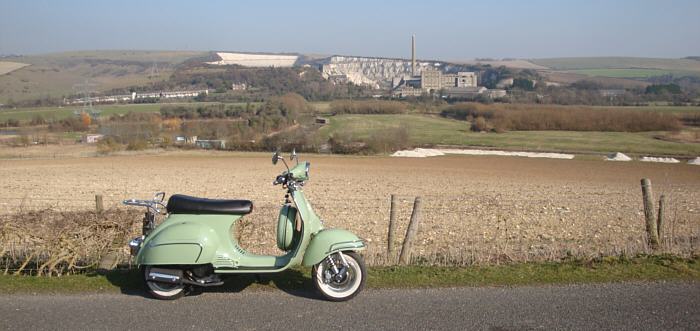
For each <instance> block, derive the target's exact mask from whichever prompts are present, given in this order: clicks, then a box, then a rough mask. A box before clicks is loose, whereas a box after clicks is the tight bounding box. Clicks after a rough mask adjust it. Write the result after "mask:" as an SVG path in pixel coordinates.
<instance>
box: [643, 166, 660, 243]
mask: <svg viewBox="0 0 700 331" xmlns="http://www.w3.org/2000/svg"><path fill="white" fill-rule="evenodd" d="M642 199H643V201H644V219H645V221H646V231H647V240H648V241H649V244H650V245H651V248H652V249H657V248H658V247H659V232H658V230H657V229H656V217H654V216H655V215H654V201H653V194H652V191H651V181H650V180H649V179H648V178H643V179H642Z"/></svg>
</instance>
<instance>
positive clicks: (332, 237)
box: [302, 229, 366, 267]
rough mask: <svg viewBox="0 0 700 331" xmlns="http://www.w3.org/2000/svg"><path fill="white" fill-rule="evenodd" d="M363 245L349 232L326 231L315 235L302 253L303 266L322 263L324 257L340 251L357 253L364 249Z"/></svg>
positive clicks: (339, 230)
mask: <svg viewBox="0 0 700 331" xmlns="http://www.w3.org/2000/svg"><path fill="white" fill-rule="evenodd" d="M365 248H366V246H365V243H364V242H363V241H362V239H360V238H359V237H358V236H356V235H355V234H353V233H352V232H350V231H347V230H342V229H326V230H321V231H319V232H318V233H316V234H315V235H314V236H313V237H312V238H311V242H310V243H309V246H308V247H306V252H305V253H304V260H303V261H302V264H303V265H304V266H307V267H308V266H312V265H315V264H317V263H319V262H321V261H323V259H324V258H326V256H328V255H330V254H332V253H336V252H340V251H359V250H363V249H365Z"/></svg>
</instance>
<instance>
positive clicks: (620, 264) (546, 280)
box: [0, 256, 700, 294]
mask: <svg viewBox="0 0 700 331" xmlns="http://www.w3.org/2000/svg"><path fill="white" fill-rule="evenodd" d="M368 275H369V277H368V280H367V287H369V288H431V287H461V286H470V287H476V286H522V285H546V284H583V283H607V282H623V281H660V280H683V281H700V263H698V257H693V258H679V257H673V256H640V257H635V258H624V257H609V258H602V259H595V260H588V261H566V262H556V263H555V262H550V263H523V264H511V265H500V266H475V267H432V266H394V267H372V268H369V270H368ZM248 288H250V289H261V290H265V289H275V288H276V289H280V290H283V291H297V290H307V289H308V290H311V289H313V284H311V279H310V276H309V270H308V269H306V268H301V269H294V270H289V271H286V272H284V273H281V274H274V275H262V276H260V277H256V276H254V275H239V276H233V277H232V278H229V279H228V280H227V281H226V284H225V285H224V286H222V287H218V288H213V289H212V291H217V292H240V291H242V290H244V289H248ZM140 289H141V281H140V276H139V273H138V272H137V271H135V270H130V271H113V272H109V273H107V274H106V275H98V274H84V275H70V276H63V277H51V278H48V277H33V276H0V293H25V294H26V293H95V292H98V293H118V292H122V293H133V292H137V291H140Z"/></svg>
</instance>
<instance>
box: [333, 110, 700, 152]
mask: <svg viewBox="0 0 700 331" xmlns="http://www.w3.org/2000/svg"><path fill="white" fill-rule="evenodd" d="M330 120H331V122H330V124H329V125H327V126H325V127H323V128H321V131H320V134H321V136H322V137H328V136H330V135H332V134H335V133H338V132H343V133H349V134H351V135H352V136H353V137H356V138H367V137H370V136H371V135H373V134H375V133H377V132H381V131H383V130H386V129H389V128H396V127H401V126H403V127H406V128H407V129H408V131H409V136H410V142H411V144H414V145H419V146H421V145H422V146H430V145H456V146H477V147H495V148H505V149H517V150H537V151H577V152H606V153H607V152H623V153H633V154H658V155H669V154H672V155H688V156H693V155H700V144H689V143H677V142H669V141H663V140H658V139H655V138H654V136H655V135H657V134H658V132H640V133H627V132H575V131H511V132H506V133H479V132H473V131H470V130H469V123H467V122H464V121H457V120H451V119H445V118H441V117H435V116H424V115H339V116H332V117H330Z"/></svg>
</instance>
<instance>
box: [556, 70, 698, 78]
mask: <svg viewBox="0 0 700 331" xmlns="http://www.w3.org/2000/svg"><path fill="white" fill-rule="evenodd" d="M565 72H568V73H573V74H581V75H586V76H601V77H612V78H649V77H655V76H663V75H674V76H693V75H698V74H700V73H698V72H692V71H673V70H663V69H577V70H567V71H565Z"/></svg>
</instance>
